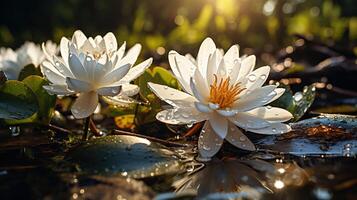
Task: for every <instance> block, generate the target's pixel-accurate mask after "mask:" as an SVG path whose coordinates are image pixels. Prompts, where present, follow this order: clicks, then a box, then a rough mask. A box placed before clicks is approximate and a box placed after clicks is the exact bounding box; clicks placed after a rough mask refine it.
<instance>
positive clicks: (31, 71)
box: [18, 64, 43, 81]
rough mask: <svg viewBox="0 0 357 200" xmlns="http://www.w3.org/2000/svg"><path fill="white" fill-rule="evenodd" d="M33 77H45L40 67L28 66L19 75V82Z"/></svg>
mask: <svg viewBox="0 0 357 200" xmlns="http://www.w3.org/2000/svg"><path fill="white" fill-rule="evenodd" d="M31 75H37V76H43V75H42V73H41V70H40V68H39V67H35V65H33V64H29V65H26V66H25V67H24V68H23V69H22V70H21V71H20V74H19V78H18V80H19V81H22V80H24V79H25V78H26V77H28V76H31Z"/></svg>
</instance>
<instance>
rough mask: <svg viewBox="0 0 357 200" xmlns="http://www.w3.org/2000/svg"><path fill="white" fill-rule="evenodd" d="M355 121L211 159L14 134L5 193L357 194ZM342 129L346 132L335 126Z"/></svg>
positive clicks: (3, 169) (7, 147) (188, 152)
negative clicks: (253, 150)
mask: <svg viewBox="0 0 357 200" xmlns="http://www.w3.org/2000/svg"><path fill="white" fill-rule="evenodd" d="M348 120H350V121H348ZM343 121H348V123H345V122H343ZM341 122H342V123H345V124H347V125H345V126H337V125H340V123H341ZM310 123H311V124H313V125H314V127H315V129H317V130H315V129H312V126H308V124H310ZM353 123H355V117H349V116H340V115H337V116H332V117H331V116H322V117H318V118H313V119H309V120H303V121H301V122H299V123H296V124H292V127H293V128H294V131H292V132H290V133H288V134H287V135H284V136H263V137H262V136H256V135H253V134H248V136H249V137H251V138H252V140H253V141H254V142H255V143H256V144H257V148H258V150H257V151H255V152H248V151H243V150H238V149H236V148H234V147H233V146H231V145H230V144H228V143H225V144H224V146H223V149H222V150H221V151H220V152H219V153H218V155H217V156H216V157H214V158H213V159H212V160H210V161H208V162H200V161H198V159H196V149H195V147H194V145H192V146H191V145H188V146H182V147H177V146H176V147H173V146H172V145H171V147H169V146H170V145H166V146H165V145H163V144H160V141H150V140H148V139H145V138H140V137H136V136H131V135H109V136H105V137H98V138H94V139H91V140H89V141H87V142H84V143H82V144H79V145H77V143H78V140H76V139H75V138H74V139H73V138H72V139H71V140H67V139H68V136H66V135H64V134H62V135H53V137H47V136H46V135H48V134H44V133H41V132H40V131H39V132H30V133H27V134H23V135H20V136H16V137H14V136H10V134H8V136H6V137H3V138H2V139H1V141H2V142H1V145H0V146H1V151H0V157H1V160H0V181H1V183H2V184H1V186H0V192H1V194H2V197H4V199H140V200H145V199H158V200H163V199H355V198H356V194H357V193H356V185H357V162H356V158H355V155H356V153H357V143H356V132H355V127H356V126H354V125H353ZM302 124H303V125H305V126H306V127H302ZM324 125H329V126H328V127H329V128H330V129H329V131H328V132H329V133H331V134H330V135H329V136H330V137H326V127H322V128H321V126H324ZM297 127H299V128H297ZM336 127H338V128H339V129H338V130H340V129H341V130H343V133H342V132H341V131H338V130H333V131H331V129H334V128H336ZM324 131H325V132H324ZM319 134H325V135H324V137H323V138H322V137H321V136H319ZM2 135H3V134H2ZM78 137H79V136H78ZM65 138H67V139H65ZM29 139H31V143H30V142H28V141H29ZM14 141H16V142H14ZM63 141H66V142H63ZM180 142H182V139H180V138H178V139H176V140H175V141H173V142H172V143H175V144H177V145H179V144H182V143H180ZM185 143H186V144H194V143H193V142H190V141H185ZM19 145H21V146H22V148H19ZM23 146H26V147H25V148H24V147H23Z"/></svg>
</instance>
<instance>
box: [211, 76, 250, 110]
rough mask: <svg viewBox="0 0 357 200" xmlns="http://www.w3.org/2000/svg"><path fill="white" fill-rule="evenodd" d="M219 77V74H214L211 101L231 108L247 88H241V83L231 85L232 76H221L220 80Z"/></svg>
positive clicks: (222, 106) (221, 106)
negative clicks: (224, 77)
mask: <svg viewBox="0 0 357 200" xmlns="http://www.w3.org/2000/svg"><path fill="white" fill-rule="evenodd" d="M217 79H218V78H217V75H214V81H213V84H212V85H211V89H210V97H209V101H210V102H211V103H214V104H218V105H219V107H220V108H229V107H231V106H232V105H233V103H234V102H235V101H236V100H238V99H239V97H238V95H239V94H240V93H241V92H242V91H243V90H245V89H246V88H241V86H240V84H241V83H236V84H234V85H230V83H229V82H230V77H228V78H226V79H223V78H221V79H220V80H219V81H218V80H217Z"/></svg>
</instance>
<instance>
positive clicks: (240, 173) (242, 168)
mask: <svg viewBox="0 0 357 200" xmlns="http://www.w3.org/2000/svg"><path fill="white" fill-rule="evenodd" d="M197 166H199V167H197ZM307 181H308V173H307V172H306V171H305V170H304V169H303V168H301V167H299V166H298V165H297V164H296V163H295V162H288V163H287V162H285V160H284V159H282V158H278V159H276V160H275V162H273V163H270V162H267V161H264V160H260V159H237V158H224V159H221V160H219V159H216V160H212V161H211V162H209V163H205V164H201V165H199V164H197V163H196V167H195V169H194V170H192V169H191V173H188V175H187V176H185V177H184V178H181V179H179V180H177V181H176V182H175V183H174V184H173V186H174V187H175V188H176V192H177V193H178V194H184V193H187V192H190V193H192V191H194V192H195V193H196V194H197V197H199V198H202V197H207V195H209V194H217V193H218V194H223V193H224V194H226V193H239V194H242V193H244V194H245V195H246V196H245V197H247V198H248V199H250V198H251V199H259V198H261V197H262V195H264V194H273V193H275V192H279V191H281V190H284V189H285V188H286V187H291V186H294V187H295V186H302V185H304V184H305V183H306V182H307Z"/></svg>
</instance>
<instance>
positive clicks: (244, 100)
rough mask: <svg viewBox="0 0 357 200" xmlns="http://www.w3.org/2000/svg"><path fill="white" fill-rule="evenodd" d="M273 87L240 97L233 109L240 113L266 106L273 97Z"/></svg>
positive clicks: (268, 86) (274, 93)
mask: <svg viewBox="0 0 357 200" xmlns="http://www.w3.org/2000/svg"><path fill="white" fill-rule="evenodd" d="M275 88H276V86H275V85H267V86H264V87H261V88H258V89H256V90H253V91H251V92H250V93H247V94H245V95H243V96H241V97H240V98H239V99H238V100H237V101H236V102H235V103H234V105H233V108H234V109H236V110H239V111H241V112H244V111H248V110H251V109H254V108H257V107H260V106H263V105H265V104H267V103H268V102H269V101H270V100H271V99H272V98H273V97H274V96H275V95H276V92H275V91H274V90H275Z"/></svg>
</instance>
